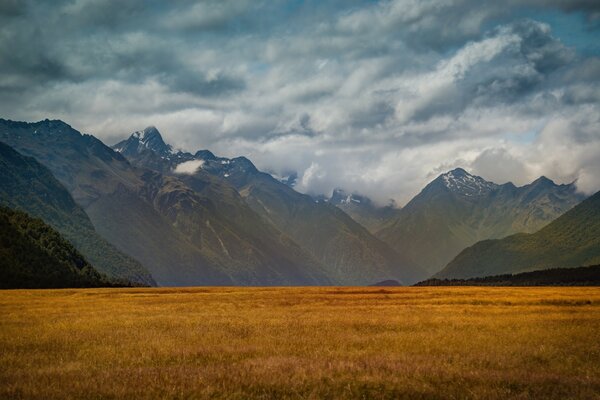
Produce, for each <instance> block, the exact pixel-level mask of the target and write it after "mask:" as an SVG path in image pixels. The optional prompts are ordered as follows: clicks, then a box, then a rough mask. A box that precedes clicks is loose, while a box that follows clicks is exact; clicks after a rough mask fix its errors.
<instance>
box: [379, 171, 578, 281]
mask: <svg viewBox="0 0 600 400" xmlns="http://www.w3.org/2000/svg"><path fill="white" fill-rule="evenodd" d="M584 198H585V196H584V195H582V194H581V193H578V192H577V189H576V187H575V184H573V183H571V184H566V185H557V184H555V183H554V182H552V181H551V180H550V179H547V178H545V177H540V178H539V179H537V180H535V181H534V182H532V183H530V184H528V185H525V186H521V187H517V186H515V185H513V184H512V183H506V184H502V185H499V184H496V183H493V182H489V181H486V180H485V179H483V178H481V177H479V176H474V175H471V174H469V173H468V172H466V171H465V170H464V169H461V168H457V169H454V170H452V171H449V172H447V173H444V174H441V175H440V176H438V177H437V178H436V179H434V180H433V181H432V182H430V183H429V184H428V185H427V186H425V188H424V189H423V190H422V191H421V192H420V193H419V194H418V195H416V196H415V197H414V198H413V199H412V200H410V201H409V202H408V203H407V204H406V205H405V206H404V207H403V208H402V209H400V210H399V211H398V214H397V215H396V216H395V217H393V218H392V219H390V220H388V221H387V222H386V223H385V224H384V225H383V226H382V227H381V228H380V229H379V230H378V231H377V232H376V236H377V237H379V238H380V239H381V240H383V241H385V242H386V243H388V244H389V245H390V246H392V247H394V248H395V249H396V250H397V251H398V252H401V253H403V254H406V255H407V256H408V257H410V258H411V259H412V260H414V261H415V262H416V263H417V265H419V266H420V267H422V268H424V269H426V270H427V271H428V272H430V273H431V274H434V273H436V272H439V271H440V270H441V269H442V268H443V267H444V266H445V265H446V264H448V263H449V262H450V261H451V260H452V259H453V258H454V257H455V256H456V255H457V254H458V253H459V252H460V251H461V250H463V249H464V248H466V247H468V246H471V245H473V244H475V243H476V242H478V241H480V240H485V239H494V238H502V237H505V236H507V235H510V234H513V233H518V232H524V233H531V232H535V231H537V230H538V229H540V228H541V227H543V226H545V225H546V224H548V223H549V222H551V221H552V220H554V219H555V218H557V217H558V216H560V215H561V214H563V213H564V212H565V211H567V210H569V209H571V208H572V207H573V206H574V205H576V204H578V203H579V202H580V201H581V200H583V199H584Z"/></svg>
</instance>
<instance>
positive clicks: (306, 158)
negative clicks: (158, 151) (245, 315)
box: [0, 0, 600, 204]
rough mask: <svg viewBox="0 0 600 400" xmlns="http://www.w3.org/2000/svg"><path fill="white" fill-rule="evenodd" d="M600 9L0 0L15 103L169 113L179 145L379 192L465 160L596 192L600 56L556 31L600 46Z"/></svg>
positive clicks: (4, 63)
mask: <svg viewBox="0 0 600 400" xmlns="http://www.w3.org/2000/svg"><path fill="white" fill-rule="evenodd" d="M599 12H600V10H599V7H598V3H597V2H588V1H566V0H565V1H563V0H525V1H516V0H514V1H509V2H505V3H503V4H502V5H500V4H498V5H496V4H495V3H491V2H481V1H475V0H426V1H415V0H382V1H375V2H373V1H360V0H344V1H342V0H327V1H321V2H282V1H270V2H267V1H252V2H250V1H212V0H207V1H202V2H194V1H187V0H182V1H178V2H171V3H164V2H158V1H141V0H139V1H138V0H133V1H128V2H126V3H125V4H121V3H119V2H112V1H108V0H75V1H66V0H65V1H59V0H57V1H56V2H52V3H49V2H42V1H31V2H2V3H1V6H0V22H1V23H0V38H1V39H0V105H1V106H2V110H3V115H2V117H4V118H11V119H17V120H28V121H32V120H40V119H44V118H60V119H63V120H65V121H67V122H68V123H70V124H71V125H72V126H74V127H76V128H78V129H80V130H82V131H83V132H86V133H92V134H94V135H96V136H98V137H100V138H101V139H103V140H105V141H107V142H108V143H109V144H112V143H114V142H117V141H118V140H120V139H123V138H125V137H126V136H128V135H129V134H130V133H131V132H133V131H136V130H139V129H141V128H143V127H144V126H148V125H158V126H160V127H161V131H162V132H163V135H164V137H165V139H166V140H167V141H169V142H171V144H173V145H174V147H176V148H183V149H185V150H188V151H195V150H197V149H206V148H207V149H210V150H212V151H214V152H215V153H217V154H220V155H224V156H238V155H245V156H247V157H249V158H250V159H251V160H252V161H254V162H255V163H256V164H257V166H258V167H260V168H262V169H264V170H268V171H273V172H274V173H276V174H278V175H281V176H283V175H289V173H290V172H296V173H297V174H298V186H297V188H298V190H301V191H304V192H309V193H330V192H331V191H332V190H333V188H335V187H341V188H343V189H345V190H347V191H348V192H358V193H362V194H366V195H368V196H370V197H373V198H374V199H376V200H377V201H379V202H380V203H382V204H386V203H387V202H388V199H390V198H394V199H396V200H397V201H398V203H400V204H403V203H404V202H406V201H407V200H408V199H410V198H411V197H412V196H413V195H414V194H416V193H417V192H418V191H419V190H420V189H421V188H422V187H423V186H424V185H425V184H426V183H427V182H428V181H429V180H431V179H433V178H435V175H436V174H438V173H441V172H444V170H445V169H449V168H453V167H457V166H462V167H467V168H471V169H472V170H473V171H475V172H477V173H479V174H481V175H483V176H484V177H485V178H488V179H492V180H497V181H508V180H510V181H513V182H515V183H526V182H528V181H530V180H533V179H535V178H537V176H539V175H542V174H543V175H546V176H548V177H550V178H552V179H556V180H557V181H560V182H567V181H569V180H574V179H577V182H578V187H580V188H581V190H584V191H586V192H590V191H593V190H596V189H600V182H598V181H597V180H596V179H595V175H596V174H594V172H593V171H594V168H597V167H598V165H597V163H596V161H595V160H596V159H600V149H598V143H599V142H600V137H599V134H598V132H600V130H598V115H599V114H600V98H599V96H598V93H600V58H599V57H598V54H593V52H592V53H590V51H589V49H588V47H589V46H588V47H586V51H580V49H579V48H578V47H576V46H575V47H572V45H571V46H569V45H568V44H567V43H568V41H565V40H563V38H562V37H561V36H560V34H561V32H562V33H564V32H565V28H564V26H562V27H561V29H558V30H556V29H555V27H556V26H557V23H556V21H558V25H560V22H561V21H562V22H565V21H567V22H569V23H572V22H573V21H578V19H577V18H580V20H581V21H580V23H581V24H584V25H585V26H584V27H583V28H582V29H577V30H576V31H574V32H576V34H577V35H579V36H578V37H577V40H576V41H573V42H570V43H583V44H584V45H585V44H586V43H588V44H589V43H593V42H594V41H596V40H597V28H596V27H595V25H594V23H593V21H594V18H596V17H595V15H598V13H599ZM548 15H551V16H552V18H548ZM573 16H580V17H577V18H574V17H573ZM561 18H563V19H561ZM590 21H592V22H590ZM582 26H583V25H582ZM574 34H575V33H573V35H574ZM582 35H583V36H582ZM571 36H572V35H571ZM566 39H572V37H570V38H569V37H566ZM592 48H593V47H592ZM596 48H597V47H596ZM494 165H496V166H498V165H499V167H498V168H494Z"/></svg>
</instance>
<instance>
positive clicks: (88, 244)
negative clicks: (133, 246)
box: [0, 142, 155, 285]
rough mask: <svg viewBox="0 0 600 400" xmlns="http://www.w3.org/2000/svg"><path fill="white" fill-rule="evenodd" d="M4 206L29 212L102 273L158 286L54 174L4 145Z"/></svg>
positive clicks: (0, 185)
mask: <svg viewBox="0 0 600 400" xmlns="http://www.w3.org/2000/svg"><path fill="white" fill-rule="evenodd" d="M0 205H5V206H8V207H11V208H16V209H21V210H23V211H26V212H27V213H29V214H30V215H31V216H33V217H37V218H41V219H42V220H44V222H46V223H47V224H49V225H50V226H52V227H53V228H54V229H56V230H57V231H59V232H60V233H61V234H62V235H63V236H64V237H65V238H66V239H67V240H69V242H71V243H72V244H73V245H74V246H75V248H76V249H77V250H78V251H80V252H81V253H82V254H83V255H84V256H85V257H86V258H87V259H88V260H89V261H90V262H91V263H92V265H94V267H96V268H97V269H98V270H99V271H100V272H102V273H105V274H107V275H108V276H110V277H113V278H121V279H125V280H128V281H130V282H133V283H140V284H144V285H153V284H155V282H154V280H153V279H152V276H151V275H150V273H149V272H148V271H147V270H146V269H145V268H144V267H143V266H142V265H140V263H138V262H137V261H135V260H134V259H132V258H131V257H129V256H127V255H125V254H123V253H122V252H120V251H119V250H117V249H116V248H115V247H114V246H113V245H111V244H110V243H108V242H107V241H106V240H105V239H103V238H102V237H101V236H100V235H99V234H98V233H97V232H96V231H95V229H94V226H93V225H92V223H91V221H90V220H89V218H88V216H87V215H86V213H85V212H84V211H83V209H81V207H79V206H78V205H77V204H76V203H75V201H73V198H72V197H71V195H70V194H69V192H68V191H67V190H66V189H65V187H64V186H63V185H61V184H60V182H58V181H57V180H56V179H55V178H54V176H53V175H52V173H51V172H50V171H49V170H48V169H47V168H46V167H44V166H43V165H41V164H40V163H38V162H37V161H36V160H35V159H33V158H31V157H26V156H23V155H21V154H19V153H18V152H17V151H15V150H13V149H12V148H11V147H10V146H8V145H6V144H4V143H1V142H0Z"/></svg>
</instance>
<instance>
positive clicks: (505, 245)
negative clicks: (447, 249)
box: [435, 192, 600, 279]
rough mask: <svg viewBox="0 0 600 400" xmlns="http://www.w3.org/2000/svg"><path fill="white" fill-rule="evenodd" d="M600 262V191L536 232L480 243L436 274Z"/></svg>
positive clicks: (449, 275) (479, 274) (461, 275)
mask: <svg viewBox="0 0 600 400" xmlns="http://www.w3.org/2000/svg"><path fill="white" fill-rule="evenodd" d="M599 263H600V192H598V193H596V194H594V195H593V196H591V197H590V198H588V199H587V200H584V201H583V202H581V203H580V204H578V205H576V206H575V207H573V209H571V210H569V211H567V212H566V213H565V214H564V215H562V216H560V217H559V218H557V219H556V220H555V221H553V222H551V223H550V224H548V225H547V226H545V227H544V228H542V229H540V230H539V231H537V232H535V233H532V234H524V233H520V234H515V235H511V236H508V237H506V238H504V239H498V240H484V241H481V242H478V243H476V244H475V245H473V246H471V247H469V248H467V249H465V250H463V251H462V252H461V253H460V254H459V255H458V256H456V258H454V259H453V260H452V261H451V262H450V263H449V264H448V265H447V266H446V267H445V268H444V269H443V270H442V271H440V272H439V273H437V274H436V275H435V278H440V279H446V278H448V279H464V278H472V277H482V276H490V275H498V274H507V273H518V272H523V271H533V270H539V269H548V268H554V267H577V266H586V265H595V264H599Z"/></svg>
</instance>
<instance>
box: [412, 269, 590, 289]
mask: <svg viewBox="0 0 600 400" xmlns="http://www.w3.org/2000/svg"><path fill="white" fill-rule="evenodd" d="M414 286H600V265H594V266H590V267H579V268H551V269H545V270H541V271H532V272H522V273H520V274H514V275H513V274H505V275H494V276H485V277H483V278H470V279H437V278H432V279H427V280H426V281H423V282H419V283H417V284H416V285H414Z"/></svg>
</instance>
